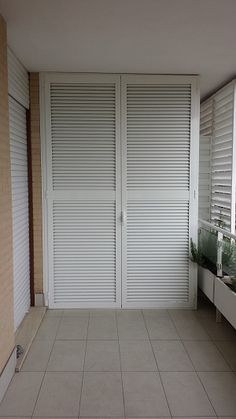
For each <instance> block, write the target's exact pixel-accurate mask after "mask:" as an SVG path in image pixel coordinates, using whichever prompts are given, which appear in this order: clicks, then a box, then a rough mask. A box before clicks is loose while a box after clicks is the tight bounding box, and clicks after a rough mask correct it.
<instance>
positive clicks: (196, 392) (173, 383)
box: [161, 372, 215, 417]
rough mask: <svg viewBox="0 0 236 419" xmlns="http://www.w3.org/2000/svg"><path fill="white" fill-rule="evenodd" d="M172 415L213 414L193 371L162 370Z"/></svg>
mask: <svg viewBox="0 0 236 419" xmlns="http://www.w3.org/2000/svg"><path fill="white" fill-rule="evenodd" d="M161 377H162V381H163V385H164V389H165V393H166V396H167V400H168V403H169V406H170V410H171V414H172V416H187V417H190V416H214V415H215V413H214V410H213V408H212V406H211V404H210V402H209V400H208V397H207V394H206V392H205V390H204V388H203V386H202V384H201V382H200V380H199V378H198V376H197V374H196V373H194V372H162V373H161Z"/></svg>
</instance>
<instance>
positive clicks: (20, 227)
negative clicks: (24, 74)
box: [9, 97, 30, 329]
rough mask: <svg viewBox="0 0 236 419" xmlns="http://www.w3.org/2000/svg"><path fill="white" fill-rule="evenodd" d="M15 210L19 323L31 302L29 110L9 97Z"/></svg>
mask: <svg viewBox="0 0 236 419" xmlns="http://www.w3.org/2000/svg"><path fill="white" fill-rule="evenodd" d="M9 123H10V156H11V182H12V214H13V284H14V323H15V329H17V327H18V326H19V325H20V323H21V321H22V320H23V318H24V316H25V314H26V312H27V311H28V310H29V306H30V282H29V278H30V271H29V215H28V214H29V212H28V211H29V210H28V169H27V167H28V166H27V135H26V110H25V108H23V106H21V105H20V104H19V103H17V102H16V101H15V100H14V99H13V98H11V97H10V98H9Z"/></svg>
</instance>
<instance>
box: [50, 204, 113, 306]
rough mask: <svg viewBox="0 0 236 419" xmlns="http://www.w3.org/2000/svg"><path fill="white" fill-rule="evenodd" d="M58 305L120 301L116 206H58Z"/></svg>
mask: <svg viewBox="0 0 236 419" xmlns="http://www.w3.org/2000/svg"><path fill="white" fill-rule="evenodd" d="M53 236H54V237H53V240H54V302H55V303H63V304H67V303H68V302H70V303H71V304H81V303H82V304H83V303H91V302H93V301H94V302H98V301H99V302H100V303H102V302H104V303H112V302H114V301H116V231H115V203H114V202H106V204H103V203H100V202H93V201H90V202H83V201H81V202H67V201H66V202H65V201H64V202H63V203H62V202H56V201H55V202H54V205H53Z"/></svg>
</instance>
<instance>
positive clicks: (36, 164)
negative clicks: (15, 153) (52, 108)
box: [30, 73, 43, 305]
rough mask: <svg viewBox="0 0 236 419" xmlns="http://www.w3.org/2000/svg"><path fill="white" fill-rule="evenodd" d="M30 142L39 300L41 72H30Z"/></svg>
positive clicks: (40, 259) (36, 282)
mask: <svg viewBox="0 0 236 419" xmlns="http://www.w3.org/2000/svg"><path fill="white" fill-rule="evenodd" d="M30 143H31V144H30V147H31V173H32V213H33V254H34V256H33V277H34V292H35V296H36V300H37V296H38V295H40V294H42V293H43V242H42V175H41V144H40V109H39V73H30ZM36 303H37V301H36ZM36 305H38V304H36Z"/></svg>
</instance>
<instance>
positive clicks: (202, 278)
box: [198, 266, 215, 303]
mask: <svg viewBox="0 0 236 419" xmlns="http://www.w3.org/2000/svg"><path fill="white" fill-rule="evenodd" d="M214 284H215V275H214V274H213V273H212V272H211V271H209V270H208V269H205V268H203V267H202V266H198V286H199V288H200V289H201V290H202V292H204V294H205V295H206V296H207V297H208V298H209V300H210V301H211V302H212V303H213V302H214Z"/></svg>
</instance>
